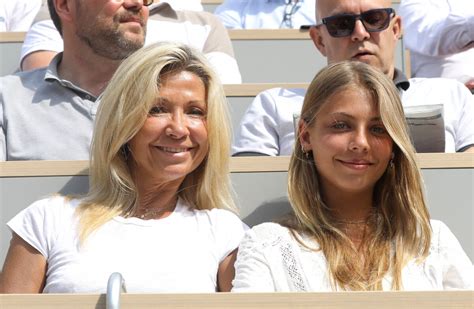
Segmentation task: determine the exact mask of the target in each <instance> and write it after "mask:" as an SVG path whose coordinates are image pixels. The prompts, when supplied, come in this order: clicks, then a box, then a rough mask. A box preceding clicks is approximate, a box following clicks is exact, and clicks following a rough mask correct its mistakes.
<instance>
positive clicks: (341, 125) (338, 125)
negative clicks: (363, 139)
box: [331, 121, 387, 135]
mask: <svg viewBox="0 0 474 309" xmlns="http://www.w3.org/2000/svg"><path fill="white" fill-rule="evenodd" d="M331 128H332V129H335V130H338V131H345V130H348V129H350V126H349V125H347V124H346V123H345V122H342V121H336V122H334V123H333V124H332V125H331ZM370 131H371V132H373V133H374V134H378V135H382V134H385V133H387V130H386V129H385V128H384V127H383V126H381V125H374V126H372V127H370Z"/></svg>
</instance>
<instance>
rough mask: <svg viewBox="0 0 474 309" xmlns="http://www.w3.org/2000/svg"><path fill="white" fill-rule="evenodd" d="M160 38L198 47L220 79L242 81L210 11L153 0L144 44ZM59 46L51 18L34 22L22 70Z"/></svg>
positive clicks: (45, 61) (226, 39)
mask: <svg viewBox="0 0 474 309" xmlns="http://www.w3.org/2000/svg"><path fill="white" fill-rule="evenodd" d="M179 7H183V6H182V5H181V6H179ZM162 41H175V42H180V43H183V44H187V45H189V46H192V47H194V48H196V49H198V50H200V51H202V52H203V53H204V54H205V55H206V57H207V58H208V59H209V61H210V62H211V64H212V65H213V67H214V69H215V70H216V71H217V73H218V75H219V77H220V78H221V81H222V82H223V83H225V84H240V83H241V82H242V77H241V75H240V71H239V67H238V64H237V61H236V60H235V58H234V50H233V47H232V42H231V41H230V38H229V35H228V33H227V30H226V29H225V27H224V26H223V25H222V23H221V22H220V21H219V19H218V18H217V17H215V16H214V15H212V14H210V13H208V12H195V11H186V10H184V11H181V10H175V9H174V4H173V5H170V4H168V3H166V2H160V3H157V4H156V3H155V4H153V5H151V6H150V18H149V20H148V25H147V36H146V42H145V45H148V44H150V43H154V42H162ZM62 49H63V42H62V40H61V36H60V35H59V33H58V32H57V30H56V29H55V27H54V26H53V23H52V21H50V20H43V21H39V22H37V23H35V24H34V25H33V26H32V28H31V29H30V31H29V32H28V33H27V35H26V38H25V42H24V44H23V46H22V51H21V60H20V61H21V67H22V70H24V71H26V70H31V69H34V68H38V67H43V66H46V65H48V63H49V62H50V60H51V58H52V57H54V55H55V54H56V53H58V52H60V51H62Z"/></svg>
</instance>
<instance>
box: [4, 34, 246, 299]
mask: <svg viewBox="0 0 474 309" xmlns="http://www.w3.org/2000/svg"><path fill="white" fill-rule="evenodd" d="M227 115H228V113H227V107H226V101H225V96H224V93H223V89H222V86H221V85H220V83H219V82H218V80H217V78H216V76H215V74H214V73H213V71H212V70H211V69H210V68H209V65H208V63H207V61H206V60H205V59H204V58H203V56H201V55H200V54H198V53H197V52H196V51H193V50H191V49H189V48H188V47H185V46H181V45H176V44H171V43H170V44H160V45H152V46H150V47H148V48H145V49H142V50H140V51H138V52H137V53H135V54H133V55H132V56H131V57H130V58H128V59H127V60H126V61H124V62H123V63H122V65H121V66H120V68H119V69H118V71H117V72H116V73H115V75H114V77H113V79H112V80H111V82H110V84H109V86H108V87H107V89H106V91H105V92H104V95H103V97H102V100H101V104H100V108H99V111H98V116H97V120H96V127H95V132H94V136H93V142H92V150H91V161H90V189H89V193H88V194H86V195H85V196H83V197H81V198H68V197H62V196H55V197H51V198H47V199H43V200H40V201H37V202H35V203H34V204H32V205H31V206H30V207H28V208H27V209H25V210H24V211H22V212H21V213H20V214H18V215H17V216H16V217H14V218H13V219H12V220H11V221H10V222H9V223H8V225H9V227H10V228H11V230H12V231H13V238H12V242H11V245H10V249H9V252H8V255H7V258H6V261H5V264H4V268H3V274H2V277H1V280H0V290H1V291H2V292H9V293H39V292H45V293H62V292H69V293H72V292H81V293H82V292H104V291H105V288H106V285H107V279H108V277H109V275H110V274H111V273H113V272H120V273H121V274H122V275H123V277H124V279H125V284H126V288H127V290H128V291H129V292H213V291H228V290H229V289H230V287H231V280H232V278H233V260H234V258H235V257H234V256H235V249H236V247H237V245H238V243H239V242H240V240H241V238H242V236H243V234H244V230H245V225H244V224H243V223H242V222H241V221H240V219H239V218H238V217H237V216H236V215H235V214H233V213H232V212H231V211H233V210H234V205H233V202H232V199H231V194H230V185H229V173H228V162H229V144H230V128H229V127H228V123H230V122H229V121H228V119H227ZM229 210H230V211H229Z"/></svg>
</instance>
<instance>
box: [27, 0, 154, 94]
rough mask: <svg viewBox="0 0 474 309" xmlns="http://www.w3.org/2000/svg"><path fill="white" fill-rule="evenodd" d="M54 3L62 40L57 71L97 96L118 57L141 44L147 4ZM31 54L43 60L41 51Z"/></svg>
mask: <svg viewBox="0 0 474 309" xmlns="http://www.w3.org/2000/svg"><path fill="white" fill-rule="evenodd" d="M54 3H55V8H56V12H57V14H58V16H59V18H60V21H61V25H62V31H63V41H64V52H63V55H62V60H61V62H60V63H59V66H58V74H59V76H60V77H61V78H62V79H66V80H68V81H71V82H72V83H74V84H75V85H76V86H78V87H80V88H82V89H84V90H86V91H88V92H89V93H91V94H92V95H94V96H98V95H100V94H101V93H102V92H103V90H104V89H105V87H106V85H107V84H108V82H109V80H110V78H111V76H112V75H113V73H114V72H115V70H116V69H117V67H118V66H119V65H120V63H121V61H122V60H123V59H124V58H126V57H127V56H128V55H130V54H131V53H132V52H134V51H135V50H137V49H138V48H140V47H142V46H143V43H144V41H145V29H146V22H147V19H148V14H149V11H148V8H147V7H146V6H143V2H142V1H137V0H124V1H115V0H81V1H79V0H76V1H69V0H54ZM33 55H34V58H33V59H32V61H34V62H36V61H37V60H38V59H39V61H42V60H41V58H42V55H43V53H42V52H38V53H35V54H33ZM49 56H52V55H51V54H49ZM46 62H48V63H49V61H48V60H46Z"/></svg>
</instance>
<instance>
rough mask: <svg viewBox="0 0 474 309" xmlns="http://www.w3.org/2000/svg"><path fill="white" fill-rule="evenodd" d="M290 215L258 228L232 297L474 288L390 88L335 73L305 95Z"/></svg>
mask: <svg viewBox="0 0 474 309" xmlns="http://www.w3.org/2000/svg"><path fill="white" fill-rule="evenodd" d="M288 190H289V199H290V202H291V204H292V207H293V210H294V216H293V217H292V218H290V219H288V220H286V221H285V222H283V223H282V224H281V225H279V224H276V223H264V224H262V225H259V226H256V227H254V228H253V229H252V230H250V231H249V232H248V233H247V235H246V236H245V237H244V240H243V241H242V243H241V245H240V246H239V253H238V257H237V262H236V264H235V268H236V277H235V279H234V281H233V291H339V290H442V289H466V288H472V278H473V273H472V263H471V262H470V260H469V258H468V257H467V255H466V254H465V252H464V251H463V249H462V248H461V246H460V244H459V242H458V241H457V240H456V238H455V236H454V235H453V234H452V233H451V231H450V230H449V229H448V228H447V227H446V225H444V224H443V223H442V222H440V221H435V220H432V221H430V219H429V214H428V210H427V207H426V205H425V199H424V196H423V188H422V180H421V176H420V170H419V168H418V166H417V163H416V157H415V153H414V150H413V147H412V145H411V143H410V138H409V136H408V132H407V125H406V123H405V120H404V115H403V110H402V105H401V103H400V99H399V97H398V93H397V90H396V89H395V87H394V85H393V82H392V81H390V80H389V79H388V78H387V77H386V76H385V75H383V74H382V73H380V72H379V71H377V69H375V68H372V67H370V66H368V65H366V64H364V63H359V62H355V61H351V62H342V63H337V64H333V65H331V66H329V67H327V68H325V69H323V70H322V71H321V72H320V73H318V74H317V75H316V77H315V78H314V80H313V81H312V83H311V84H310V86H309V89H308V92H307V94H306V97H305V100H304V104H303V108H302V112H301V120H300V122H299V134H298V139H297V141H296V146H295V150H294V153H293V155H292V157H291V162H290V168H289V175H288Z"/></svg>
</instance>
